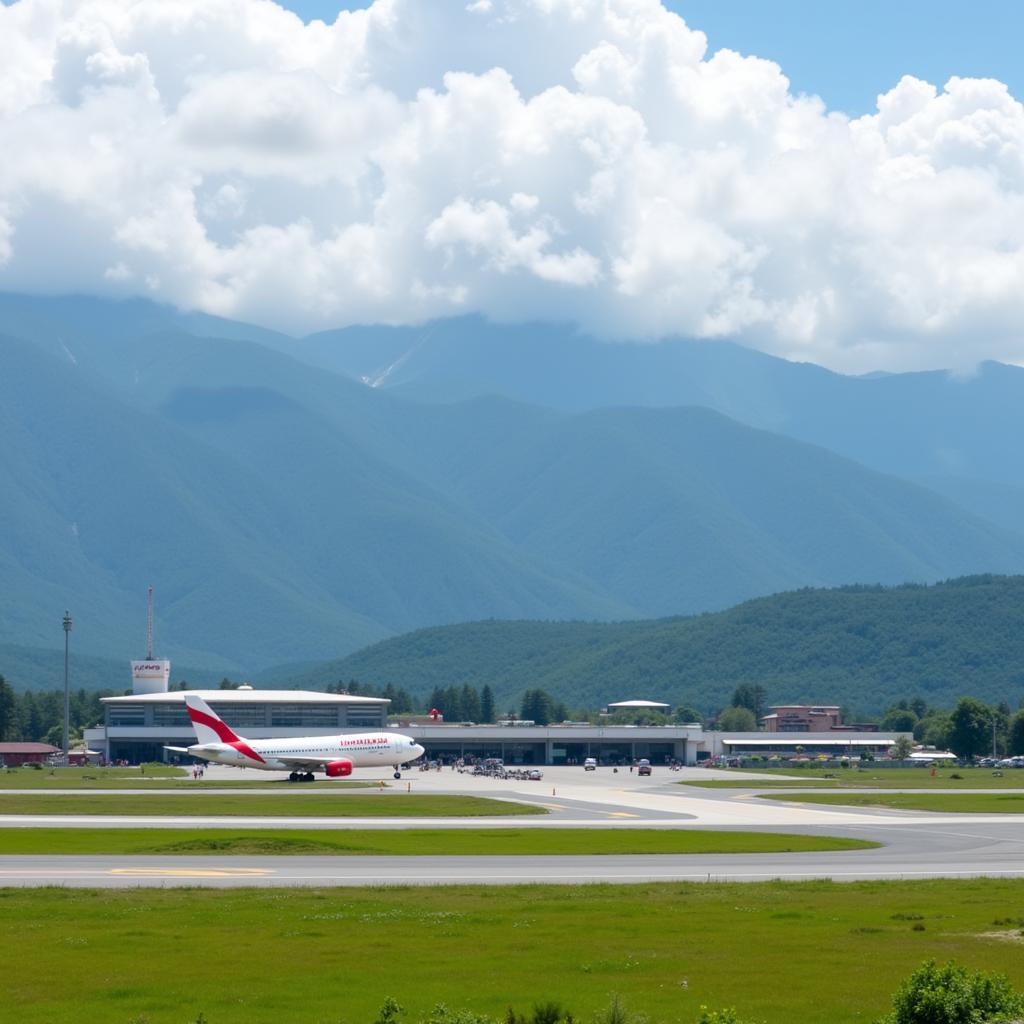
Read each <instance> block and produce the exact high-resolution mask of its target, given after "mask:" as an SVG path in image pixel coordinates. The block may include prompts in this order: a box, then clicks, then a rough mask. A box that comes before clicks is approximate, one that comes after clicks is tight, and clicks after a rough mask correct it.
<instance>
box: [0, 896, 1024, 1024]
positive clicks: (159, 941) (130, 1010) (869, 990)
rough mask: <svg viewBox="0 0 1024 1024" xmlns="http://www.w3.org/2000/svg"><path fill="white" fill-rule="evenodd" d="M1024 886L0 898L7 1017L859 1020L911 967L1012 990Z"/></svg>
mask: <svg viewBox="0 0 1024 1024" xmlns="http://www.w3.org/2000/svg"><path fill="white" fill-rule="evenodd" d="M1022 924H1024V881H1021V880H993V879H972V880H964V881H949V880H942V881H934V882H914V883H908V882H872V883H848V884H835V883H829V882H809V883H798V884H797V883H772V884H750V885H717V884H709V885H701V884H671V885H650V886H621V887H616V886H606V885H594V886H588V885H579V886H570V887H561V886H559V887H555V886H526V887H516V888H508V889H502V888H487V887H451V888H449V887H442V888H427V889H421V888H406V889H401V888H395V889H329V890H328V889H320V890H318V889H312V890H311V889H290V890H272V889H267V890H180V889H167V890H153V889H147V890H134V891H131V890H115V891H95V890H74V889H42V890H38V889H37V890H21V889H7V890H0V948H2V949H3V950H4V1013H5V1015H7V1016H8V1017H9V1019H10V1020H12V1021H13V1020H18V1021H24V1022H44V1021H45V1022H46V1024H81V1022H83V1021H103V1022H104V1024H141V1022H146V1024H190V1022H193V1021H195V1020H196V1019H197V1018H198V1016H199V1015H200V1014H203V1017H204V1019H205V1020H206V1021H207V1022H208V1024H236V1022H239V1021H245V1022H246V1024H270V1022H275V1024H340V1022H345V1024H371V1022H372V1021H373V1020H374V1019H375V1017H376V1015H377V1010H378V1009H379V1008H380V1006H381V1004H382V1003H383V1001H384V999H385V998H386V997H387V996H393V997H395V998H396V999H397V1000H398V1001H399V1002H400V1003H401V1004H402V1005H403V1006H404V1007H406V1013H405V1014H404V1015H403V1018H402V1019H403V1020H404V1021H407V1022H415V1021H418V1020H420V1019H421V1018H422V1017H423V1016H424V1015H425V1014H426V1012H427V1011H428V1010H429V1009H430V1008H431V1007H432V1006H434V1005H436V1004H437V1003H439V1002H444V1003H446V1004H447V1005H448V1006H450V1007H458V1008H469V1009H472V1010H475V1011H478V1012H482V1013H489V1014H492V1015H495V1016H496V1017H498V1018H503V1017H504V1015H505V1012H506V1010H507V1008H508V1007H510V1006H511V1007H514V1008H516V1009H518V1010H520V1011H527V1012H529V1011H530V1009H531V1008H532V1007H533V1005H534V1004H535V1003H538V1002H541V1001H546V1000H554V1001H557V1002H559V1003H561V1004H562V1005H563V1006H564V1007H566V1008H567V1009H571V1010H572V1012H573V1013H574V1015H575V1016H576V1019H577V1020H580V1021H589V1020H590V1019H591V1018H592V1015H593V1014H594V1013H595V1012H596V1011H598V1010H600V1009H602V1008H604V1007H605V1006H607V1005H608V1002H609V999H610V997H611V996H612V995H613V994H618V995H619V996H620V997H621V999H622V1000H623V1002H624V1004H625V1006H626V1008H627V1009H629V1010H632V1011H634V1012H641V1013H644V1014H646V1015H647V1016H648V1018H649V1020H650V1021H651V1022H652V1024H662V1022H665V1024H692V1022H693V1021H694V1020H695V1019H696V1017H697V1013H698V1008H699V1006H700V1005H701V1004H705V1005H708V1006H711V1007H721V1006H736V1007H737V1008H738V1009H739V1010H740V1012H741V1013H742V1014H743V1015H744V1016H745V1017H750V1018H752V1019H754V1020H757V1021H765V1022H766V1024H794V1022H800V1021H806V1022H808V1024H826V1022H827V1024H869V1022H871V1021H873V1020H875V1019H876V1018H877V1017H878V1016H879V1015H880V1014H881V1013H882V1012H883V1011H884V1010H885V1009H886V1008H887V1006H888V1003H889V998H890V994H891V993H892V991H893V990H894V989H895V988H896V987H897V985H898V984H899V983H900V982H901V981H902V979H903V978H905V977H906V975H907V974H909V973H910V971H911V970H913V969H914V968H915V967H916V966H917V965H918V964H919V963H920V962H921V961H922V960H924V959H926V958H928V957H934V958H936V959H937V960H939V961H945V960H947V959H948V958H951V957H954V958H956V959H957V960H959V961H961V962H963V963H965V964H967V965H969V966H971V967H973V968H985V969H987V970H992V971H997V972H1002V973H1005V974H1007V975H1008V976H1009V977H1010V979H1011V981H1012V982H1013V983H1014V984H1015V985H1016V986H1017V987H1022V986H1024V956H1022V955H1021V954H1022V952H1024V947H1022V945H1021V940H1020V935H1019V932H1020V928H1021V925H1022Z"/></svg>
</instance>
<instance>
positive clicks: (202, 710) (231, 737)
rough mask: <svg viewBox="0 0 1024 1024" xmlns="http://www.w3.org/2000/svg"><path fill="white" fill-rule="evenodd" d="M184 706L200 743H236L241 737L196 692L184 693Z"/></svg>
mask: <svg viewBox="0 0 1024 1024" xmlns="http://www.w3.org/2000/svg"><path fill="white" fill-rule="evenodd" d="M185 706H186V707H187V708H188V717H189V718H190V719H192V728H193V729H194V730H195V733H196V739H197V740H199V742H200V743H237V742H238V741H239V740H240V739H242V737H241V736H238V735H236V733H234V732H233V731H232V729H231V727H230V726H229V725H228V724H227V722H225V721H224V720H223V719H222V718H220V716H219V715H218V714H217V712H216V711H214V710H213V708H211V707H210V705H209V704H207V703H206V701H205V700H203V698H202V697H200V696H199V695H198V694H195V693H187V694H185Z"/></svg>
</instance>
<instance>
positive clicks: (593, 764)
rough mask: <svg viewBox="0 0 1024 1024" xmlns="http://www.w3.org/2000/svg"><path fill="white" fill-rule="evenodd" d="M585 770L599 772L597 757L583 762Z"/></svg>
mask: <svg viewBox="0 0 1024 1024" xmlns="http://www.w3.org/2000/svg"><path fill="white" fill-rule="evenodd" d="M583 770H584V771H585V772H596V771H597V758H596V757H588V758H587V759H586V760H585V761H584V762H583Z"/></svg>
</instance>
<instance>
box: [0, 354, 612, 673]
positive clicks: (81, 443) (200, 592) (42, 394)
mask: <svg viewBox="0 0 1024 1024" xmlns="http://www.w3.org/2000/svg"><path fill="white" fill-rule="evenodd" d="M203 348H204V350H206V351H209V350H210V346H209V345H205V346H203ZM169 351H170V352H171V353H172V354H174V350H173V348H172V349H169ZM195 369H196V372H197V377H198V378H199V379H202V372H201V371H202V366H201V365H200V366H198V367H196V368H195ZM92 379H94V378H88V377H87V376H86V375H85V374H84V373H83V372H81V370H80V366H79V365H76V364H75V363H72V362H70V361H68V360H66V359H61V358H56V357H50V356H48V355H47V354H46V353H45V352H43V351H41V350H40V349H39V348H38V347H35V346H29V345H26V344H23V343H19V342H16V341H14V340H9V339H5V340H4V341H3V344H0V401H2V403H3V405H2V410H0V416H2V419H0V424H2V434H0V437H2V439H3V442H4V443H3V445H2V450H0V482H2V486H3V487H4V492H5V495H6V501H5V503H4V504H3V510H2V512H0V516H2V517H3V518H2V520H0V521H2V523H3V525H4V527H5V529H4V532H3V534H2V540H0V571H2V572H3V578H4V581H5V584H6V586H5V587H4V588H3V595H4V596H3V598H2V601H3V604H2V605H0V608H2V610H3V612H4V618H3V620H2V622H3V629H4V632H2V633H0V640H8V641H11V642H17V643H21V644H40V645H44V646H48V645H55V644H57V643H59V642H60V640H61V635H60V633H59V630H56V629H54V628H53V626H52V622H56V623H57V625H58V626H59V616H60V613H61V612H62V610H63V608H64V607H72V608H73V609H74V611H75V614H76V618H77V620H78V621H79V624H80V625H79V627H76V628H78V629H79V632H80V634H81V640H80V644H81V645H82V649H83V650H92V651H114V650H122V651H125V652H126V653H127V652H128V651H129V650H130V651H132V652H133V653H138V648H139V647H140V646H141V642H142V638H143V635H144V633H143V631H144V606H143V595H144V593H145V586H146V584H147V583H149V582H153V583H155V585H156V586H157V588H158V592H159V600H160V613H159V619H160V635H161V638H162V640H163V641H164V644H163V647H162V649H163V650H165V651H167V652H168V653H170V654H172V655H173V656H174V657H175V658H185V659H188V660H189V661H190V662H191V663H192V664H198V665H214V666H223V667H224V668H225V670H226V669H229V668H233V667H253V666H258V665H260V664H266V663H267V662H269V661H280V660H281V658H282V656H283V657H289V658H295V659H300V658H309V657H311V656H320V657H323V656H326V655H327V654H329V653H334V652H336V651H338V650H339V649H344V648H346V647H347V648H349V649H353V648H355V647H358V646H361V645H362V644H364V643H366V642H367V641H369V640H370V639H374V638H376V637H380V636H382V635H385V634H386V633H388V632H394V631H396V630H399V629H402V628H410V627H412V626H416V625H422V624H424V623H432V622H444V621H453V620H454V621H458V620H463V619H466V618H470V617H473V616H474V615H478V614H492V615H522V614H523V613H524V612H525V611H529V612H531V613H532V614H539V615H561V616H564V615H573V614H590V615H607V614H615V615H621V614H624V613H629V612H630V611H631V610H630V609H628V608H627V607H626V606H624V605H623V604H621V603H617V602H615V601H614V600H611V599H608V598H605V597H603V596H601V595H600V594H599V593H598V592H597V590H596V589H588V588H587V586H586V585H577V584H575V583H574V582H573V581H572V580H571V579H570V578H567V577H568V575H569V574H566V578H563V577H558V578H555V577H554V576H550V575H548V574H546V573H545V572H544V570H543V569H542V568H539V567H537V565H536V562H537V559H536V558H534V557H532V556H531V555H530V554H529V553H527V552H520V551H516V550H515V549H514V548H513V546H512V545H511V544H509V543H508V541H507V540H505V539H504V538H503V537H502V536H500V535H499V534H498V533H497V532H496V531H494V530H493V529H492V528H490V527H488V526H487V525H486V524H485V523H482V522H479V521H476V522H474V520H473V517H472V516H471V515H470V514H468V513H463V512H462V511H461V510H459V509H458V508H455V507H451V506H450V503H446V502H444V501H443V500H441V499H439V498H438V497H437V496H436V495H432V494H431V493H430V491H429V488H427V487H426V486H424V485H422V484H420V483H418V482H417V481H415V480H411V479H408V478H405V477H404V476H403V474H402V473H401V472H399V471H397V470H394V469H392V468H391V467H389V466H388V465H386V464H381V463H378V462H377V461H376V460H375V459H374V458H373V457H371V456H370V455H367V454H366V453H364V452H362V451H360V450H359V448H358V447H357V446H354V445H352V444H351V443H350V442H348V441H347V440H346V439H345V438H344V436H343V435H339V434H338V433H337V432H336V431H335V430H333V429H332V428H331V427H330V425H329V424H325V423H323V422H322V421H320V420H319V419H318V418H317V417H316V416H315V415H312V414H310V413H308V412H307V411H306V410H305V409H303V408H301V407H293V406H292V405H291V404H290V403H289V401H288V400H287V399H286V398H284V397H282V396H280V395H279V394H276V393H274V392H264V391H260V390H258V389H245V388H242V389H236V390H234V391H232V390H230V389H206V390H204V389H193V390H192V391H188V390H182V389H179V390H178V391H176V392H173V394H172V397H171V398H170V399H169V401H168V403H167V410H166V413H167V414H166V415H164V416H163V417H157V416H154V415H152V414H149V413H146V412H143V411H141V409H134V408H131V407H130V406H127V405H122V404H121V403H119V402H118V401H117V400H116V399H113V398H112V397H111V395H110V394H104V393H102V392H99V391H95V390H94V389H93V387H92V386H91V385H90V381H91V380H92ZM346 386H347V387H350V388H352V389H354V390H359V389H357V388H355V386H353V385H346ZM141 394H142V395H143V396H144V399H145V401H144V402H143V403H140V404H152V402H153V393H152V392H150V391H148V390H147V389H145V388H143V389H142V391H141ZM373 397H374V396H372V395H371V396H370V399H371V401H372V400H373ZM157 408H158V409H159V406H158V407H157ZM204 435H207V438H208V442H209V443H208V442H207V440H204ZM218 446H219V447H220V448H221V449H222V451H217V447H218ZM54 616H56V618H54Z"/></svg>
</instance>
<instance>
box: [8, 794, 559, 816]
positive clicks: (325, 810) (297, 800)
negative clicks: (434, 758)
mask: <svg viewBox="0 0 1024 1024" xmlns="http://www.w3.org/2000/svg"><path fill="white" fill-rule="evenodd" d="M546 813H547V811H546V810H545V809H544V808H543V807H538V806H536V805H534V804H520V803H514V802H512V801H506V800H491V799H490V798H488V797H479V796H426V795H424V796H417V795H415V794H413V795H407V794H405V793H389V792H387V791H386V790H384V791H381V792H376V791H371V792H366V793H345V792H344V791H330V790H327V789H324V790H321V791H310V790H308V789H306V790H302V789H296V790H292V791H290V792H284V793H253V794H251V795H249V796H245V795H242V794H237V795H236V794H233V793H211V794H209V795H208V796H207V795H200V794H191V795H187V796H186V795H185V794H183V793H155V794H152V795H150V794H147V793H140V794H136V793H111V794H109V795H106V796H101V795H99V794H91V793H83V794H74V793H68V794H58V793H38V794H37V793H28V794H24V795H22V794H20V793H13V794H12V793H0V814H145V815H160V816H165V815H187V816H195V815H203V816H206V815H244V816H253V815H259V816H266V817H282V818H295V817H300V818H301V817H313V818H388V817H410V818H439V817H446V816H458V817H469V816H472V815H477V814H480V815H487V816H496V815H505V814H546Z"/></svg>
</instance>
